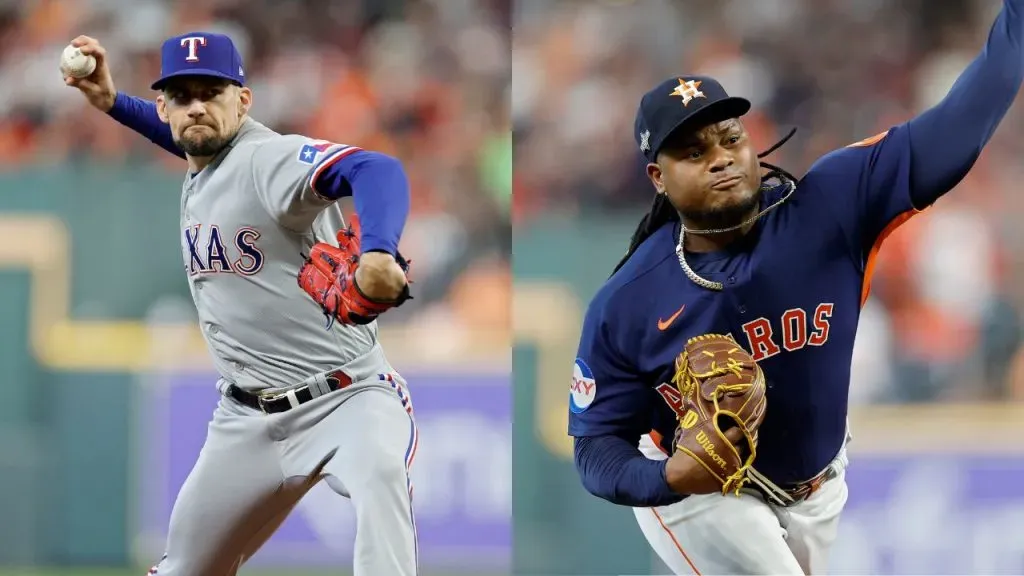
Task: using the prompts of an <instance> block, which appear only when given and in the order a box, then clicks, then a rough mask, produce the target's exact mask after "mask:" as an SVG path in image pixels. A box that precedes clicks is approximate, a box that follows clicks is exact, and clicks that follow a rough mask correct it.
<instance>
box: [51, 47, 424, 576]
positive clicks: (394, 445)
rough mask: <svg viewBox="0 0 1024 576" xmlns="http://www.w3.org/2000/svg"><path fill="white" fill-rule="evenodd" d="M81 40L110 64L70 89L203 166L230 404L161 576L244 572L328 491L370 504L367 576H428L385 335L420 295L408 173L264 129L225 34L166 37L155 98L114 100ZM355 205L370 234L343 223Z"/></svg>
mask: <svg viewBox="0 0 1024 576" xmlns="http://www.w3.org/2000/svg"><path fill="white" fill-rule="evenodd" d="M72 44H73V45H74V46H77V47H79V48H80V49H81V51H82V52H83V53H84V54H87V55H91V56H93V57H95V58H96V61H97V66H96V69H95V71H94V72H93V73H92V74H91V75H90V76H88V77H87V78H73V77H71V76H69V75H68V74H67V73H65V83H66V84H67V85H69V86H74V87H76V88H77V89H79V90H80V91H81V92H82V93H83V94H84V95H85V96H86V98H87V99H88V100H89V102H90V103H91V104H92V105H93V106H95V107H96V108H98V109H100V110H102V111H104V112H106V113H108V114H109V115H110V116H111V117H113V118H114V119H115V120H117V121H119V122H121V123H122V124H124V125H125V126H128V127H130V128H131V129H133V130H135V131H137V132H139V133H140V134H143V135H145V136H146V137H148V138H149V139H150V140H151V141H153V142H154V143H156V144H157V145H159V146H161V147H163V148H164V149H166V150H168V151H169V152H171V153H174V154H177V155H179V156H181V157H183V158H185V159H186V160H187V162H188V173H187V174H186V176H185V181H184V184H183V185H182V191H181V247H182V255H183V257H184V264H185V271H186V273H187V276H188V282H189V286H190V288H191V292H192V297H193V299H194V300H195V304H196V308H197V310H198V313H199V321H200V324H201V329H202V333H203V335H204V336H205V338H206V342H207V344H208V347H209V350H210V353H211V355H212V357H213V362H214V365H215V367H216V369H217V371H218V373H219V375H220V379H219V380H218V382H217V386H218V388H219V390H220V391H221V393H222V397H221V399H220V402H219V404H218V405H217V407H216V409H215V411H214V414H213V419H212V421H211V422H210V424H209V429H208V433H207V438H206V442H205V445H204V446H203V449H202V451H201V453H200V455H199V458H198V460H197V462H196V463H195V467H194V468H193V470H192V472H191V474H190V475H189V477H188V479H187V480H186V481H185V483H184V485H183V486H182V488H181V491H180V493H179V494H178V497H177V500H176V502H175V505H174V508H173V511H172V513H171V520H170V527H169V531H168V540H167V545H166V550H165V555H164V557H163V558H162V559H161V560H160V561H159V563H158V564H157V565H156V566H154V567H153V568H152V569H151V570H150V574H157V575H160V576H197V575H202V576H205V575H217V576H221V575H224V574H229V575H230V574H235V573H236V571H237V570H238V568H239V567H240V566H241V565H242V564H243V563H244V562H245V561H246V560H247V559H248V558H249V557H251V556H252V555H253V554H254V553H255V552H256V551H257V550H258V549H259V547H260V546H262V544H263V543H264V542H265V541H266V540H267V539H269V538H270V536H271V535H272V534H273V532H274V531H275V530H276V529H277V527H278V526H279V525H280V524H281V522H283V521H284V519H285V517H286V516H287V515H288V513H289V512H290V511H291V509H292V508H293V507H294V506H295V504H296V503H297V502H298V500H299V499H300V498H301V497H302V496H303V495H304V494H305V493H306V492H307V491H308V490H309V489H310V488H311V487H312V486H313V485H315V484H316V483H317V482H318V481H320V480H321V479H323V480H325V481H326V482H327V484H328V485H329V486H330V487H331V489H332V490H333V491H335V492H337V493H338V494H341V495H342V496H345V497H347V498H350V499H351V501H352V504H353V506H354V508H355V513H356V518H357V520H356V522H357V532H356V541H355V561H354V564H355V566H354V572H355V574H356V575H357V576H406V575H413V574H416V573H417V547H416V527H415V520H414V516H413V512H412V487H411V483H410V481H409V468H410V465H411V464H412V461H413V457H414V455H415V452H416V445H417V433H416V425H415V422H414V419H413V409H412V405H411V403H410V398H409V395H408V392H407V390H406V383H405V381H404V380H403V379H402V377H401V376H400V375H398V374H397V373H396V371H395V370H394V368H393V367H392V366H391V365H390V364H389V363H388V360H387V358H386V357H385V355H384V351H383V350H382V349H381V345H380V342H379V341H378V339H377V326H376V323H375V318H376V317H377V316H378V315H379V314H380V313H383V312H384V311H386V310H388V309H389V308H392V307H394V306H397V305H400V304H401V303H402V302H404V301H405V300H407V299H408V298H409V297H410V296H409V288H408V278H407V272H408V266H407V263H406V262H405V260H404V259H403V258H402V257H401V255H400V254H399V252H398V249H397V244H398V240H399V237H400V235H401V232H402V230H403V228H404V225H405V220H406V217H407V214H408V209H409V190H408V182H407V179H406V177H405V174H404V171H403V170H402V167H401V165H400V164H399V163H398V161H397V160H395V159H393V158H390V157H388V156H385V155H383V154H379V153H376V152H370V151H364V150H360V149H359V148H358V147H354V146H348V145H344V144H338V143H333V142H326V141H320V140H315V139H311V138H307V137H305V136H300V135H281V134H278V133H276V132H274V131H273V130H271V129H269V128H267V127H266V126H264V125H262V124H260V123H259V122H257V121H255V120H253V119H252V118H250V117H249V116H248V111H249V108H250V106H251V104H252V98H253V95H252V92H251V90H250V89H249V88H248V87H246V86H245V69H244V67H243V64H242V59H241V56H240V55H239V53H238V51H237V50H236V48H235V46H234V44H233V43H232V41H231V39H230V38H228V37H227V36H223V35H218V34H212V33H204V32H197V33H190V34H184V35H181V36H177V37H174V38H171V39H169V40H167V41H166V42H165V43H164V44H163V47H162V53H161V77H160V78H159V79H158V80H157V81H156V82H155V83H154V84H153V89H154V90H157V91H158V96H157V98H156V101H155V102H153V101H147V100H143V99H139V98H135V97H132V96H128V95H126V94H124V93H120V92H118V91H117V90H116V89H115V88H114V83H113V80H112V78H111V74H110V69H109V67H108V65H107V54H106V52H105V50H104V49H103V47H102V46H101V45H100V44H99V42H97V41H96V40H95V39H93V38H89V37H85V36H81V37H79V38H76V39H75V40H74V41H73V42H72ZM143 192H144V191H143ZM346 196H350V197H352V200H353V203H354V208H355V214H356V216H357V217H358V221H359V223H360V225H361V228H360V227H357V226H352V225H350V226H349V227H347V228H345V222H344V218H343V216H342V212H341V210H340V208H339V207H338V204H337V200H338V199H339V198H342V197H346ZM350 220H352V219H350ZM338 230H342V232H340V233H337V238H338V241H337V244H335V241H334V239H335V235H336V232H337V231H338ZM325 314H326V315H327V317H328V319H329V321H328V322H325V320H324V315H325Z"/></svg>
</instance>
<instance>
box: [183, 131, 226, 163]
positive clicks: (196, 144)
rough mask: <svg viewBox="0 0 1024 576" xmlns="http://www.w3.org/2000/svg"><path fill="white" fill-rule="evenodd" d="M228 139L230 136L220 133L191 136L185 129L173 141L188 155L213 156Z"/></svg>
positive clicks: (221, 148)
mask: <svg viewBox="0 0 1024 576" xmlns="http://www.w3.org/2000/svg"><path fill="white" fill-rule="evenodd" d="M230 141H231V139H230V138H227V137H224V136H220V135H216V136H207V135H205V134H203V135H198V136H193V135H190V134H188V130H187V129H186V130H185V133H184V134H182V135H181V137H180V138H177V139H176V140H175V141H174V143H175V144H177V145H178V148H181V151H182V152H184V153H185V154H188V155H189V156H197V157H203V156H215V155H216V154H217V153H218V152H220V151H221V150H223V149H224V147H225V146H227V145H228V142H230Z"/></svg>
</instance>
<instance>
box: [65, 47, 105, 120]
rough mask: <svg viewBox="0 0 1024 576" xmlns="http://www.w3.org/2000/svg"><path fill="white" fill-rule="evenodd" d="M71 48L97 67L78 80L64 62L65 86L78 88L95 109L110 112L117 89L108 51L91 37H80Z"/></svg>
mask: <svg viewBox="0 0 1024 576" xmlns="http://www.w3.org/2000/svg"><path fill="white" fill-rule="evenodd" d="M69 46H71V47H74V48H77V49H78V50H79V51H81V54H82V55H83V56H86V57H92V58H93V59H95V62H96V66H95V68H94V69H93V71H92V72H91V73H90V74H89V75H88V76H84V77H80V78H76V77H75V75H74V74H72V70H70V69H68V67H67V66H66V65H65V63H64V62H63V61H62V63H61V66H60V68H61V74H62V75H63V76H64V84H66V85H68V86H71V87H73V88H77V89H78V90H79V91H80V92H81V93H82V94H83V95H84V96H85V98H86V100H87V101H88V102H89V104H91V105H92V106H93V107H95V108H97V109H99V110H100V111H103V112H108V111H109V110H110V109H111V108H113V107H114V100H115V99H116V98H117V88H116V87H115V86H114V79H113V76H112V75H111V73H110V66H109V64H108V61H107V50H106V49H105V48H104V47H103V46H102V45H101V44H100V43H99V41H98V40H96V39H95V38H92V37H90V36H78V37H77V38H75V39H74V40H72V41H71V43H70V45H69ZM62 60H63V59H62Z"/></svg>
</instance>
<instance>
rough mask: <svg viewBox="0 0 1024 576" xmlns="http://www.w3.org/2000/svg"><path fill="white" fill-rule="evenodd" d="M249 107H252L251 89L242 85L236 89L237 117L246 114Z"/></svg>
mask: <svg viewBox="0 0 1024 576" xmlns="http://www.w3.org/2000/svg"><path fill="white" fill-rule="evenodd" d="M249 108H252V89H251V88H249V87H248V86H242V87H241V88H239V89H238V117H239V118H241V117H242V116H245V115H246V114H248V113H249Z"/></svg>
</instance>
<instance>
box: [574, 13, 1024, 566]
mask: <svg viewBox="0 0 1024 576" xmlns="http://www.w3.org/2000/svg"><path fill="white" fill-rule="evenodd" d="M1022 10H1024V0H1004V2H1003V7H1002V11H1001V12H1000V13H999V15H998V17H997V18H996V21H995V24H994V25H993V27H992V29H991V33H990V35H989V37H988V40H987V43H986V45H985V47H984V49H983V50H982V52H981V53H980V54H979V55H978V56H977V58H975V59H974V60H973V62H971V64H970V65H969V66H968V67H967V69H966V70H965V71H964V72H963V73H962V74H961V76H960V77H959V79H958V80H957V82H956V83H955V84H954V85H953V87H952V88H951V89H950V91H949V92H948V94H947V95H946V96H945V97H944V99H943V100H942V101H941V102H940V103H938V104H937V105H936V106H934V107H933V108H931V109H929V110H927V111H925V112H923V113H922V114H920V115H919V116H917V117H915V118H913V119H912V120H910V121H909V122H906V123H904V124H901V125H898V126H895V127H892V128H890V129H889V130H886V131H885V132H883V133H881V134H878V135H876V136H873V137H870V138H867V139H866V140H863V141H861V142H857V143H855V144H851V145H850V146H848V147H845V148H842V149H839V150H835V151H833V152H830V153H828V154H826V155H825V156H823V157H821V158H820V159H819V160H818V161H817V162H816V163H814V165H813V166H812V167H811V168H810V170H809V171H808V172H807V174H806V175H805V176H804V177H803V178H801V179H799V180H798V179H796V178H794V177H793V176H791V175H790V174H788V173H787V172H786V171H785V170H782V169H779V168H777V167H774V166H771V165H769V164H766V163H762V162H760V161H759V156H758V154H756V153H755V151H754V149H753V148H752V146H751V143H750V141H749V139H748V135H747V133H746V131H745V130H744V127H743V122H742V120H741V118H742V117H743V115H744V114H745V113H746V112H747V111H748V110H749V108H750V103H749V102H748V101H747V100H745V99H743V98H737V97H733V96H730V95H728V94H727V93H726V91H725V90H724V89H723V87H722V86H721V85H720V84H719V83H718V82H716V81H715V80H714V79H712V78H706V77H698V76H688V75H681V76H677V77H672V78H669V79H668V80H666V81H665V82H662V83H660V84H658V86H656V87H655V88H654V89H652V90H651V91H650V92H648V93H647V94H646V95H644V96H643V98H642V100H641V102H640V105H639V109H638V111H637V114H636V122H635V138H636V143H637V146H638V147H639V149H640V151H641V152H642V153H643V154H644V156H645V157H646V159H647V161H648V164H647V175H648V176H649V179H650V181H651V183H652V184H653V186H654V189H655V192H656V196H655V200H654V204H653V206H652V208H651V210H650V212H649V213H648V214H647V215H646V216H645V217H644V219H643V221H642V222H641V223H640V225H639V227H638V229H637V231H636V234H635V235H634V237H633V239H632V242H631V243H630V246H629V250H628V253H627V254H626V256H625V257H624V258H623V260H622V261H621V262H620V264H619V265H618V267H617V268H616V270H615V271H614V273H613V274H612V276H611V277H610V278H609V279H608V280H607V282H606V283H605V284H604V285H603V286H602V287H601V288H600V290H599V291H598V292H597V294H596V296H595V297H594V298H593V301H592V302H591V303H590V305H589V308H588V310H587V313H586V316H585V320H584V323H583V329H582V336H581V338H580V344H579V350H578V354H577V358H576V362H575V367H574V376H573V381H572V385H571V389H570V398H569V434H570V435H571V436H573V437H574V443H575V462H576V466H577V469H578V471H579V474H580V478H581V479H582V483H583V486H584V487H585V488H586V489H587V490H588V491H589V492H591V493H592V494H594V495H595V496H598V497H600V498H603V499H605V500H608V501H610V502H612V503H615V504H619V505H623V506H630V507H632V508H634V511H635V514H636V518H637V521H638V523H639V525H640V528H641V530H642V531H643V533H644V535H645V536H646V538H647V540H648V541H649V542H650V544H651V546H652V547H653V549H654V550H655V551H656V552H657V553H658V555H659V556H660V557H661V558H662V559H663V560H664V562H665V563H666V564H667V565H668V566H669V567H671V569H672V570H673V571H674V572H675V573H676V574H689V573H696V574H821V573H823V572H825V570H826V568H827V562H828V552H829V549H830V547H831V545H832V543H833V541H834V539H835V537H836V530H837V525H838V521H839V517H840V513H841V512H842V510H843V507H844V505H845V502H846V499H847V487H846V483H845V479H844V471H845V468H846V465H847V458H846V448H845V447H846V443H847V442H848V440H849V437H850V436H849V430H848V422H847V401H848V392H849V385H850V362H851V356H852V352H853V345H854V336H855V334H856V331H857V322H858V317H859V314H860V310H861V307H862V305H863V303H864V301H865V299H866V298H867V295H868V290H869V286H870V282H871V273H872V266H873V263H874V257H875V255H876V253H877V251H878V249H879V246H880V245H881V243H882V241H883V240H884V239H885V238H886V235H887V234H889V233H890V232H891V231H892V230H893V229H895V228H896V227H897V226H899V225H900V224H901V223H902V222H905V221H906V220H907V219H908V218H911V217H913V215H914V214H916V213H918V212H919V211H921V210H923V209H925V208H926V207H928V206H929V205H931V204H932V203H934V202H935V201H936V200H938V199H939V198H940V197H941V196H942V195H943V194H945V193H946V192H947V191H949V190H950V189H951V188H953V187H954V186H956V184H957V183H958V182H960V180H961V179H962V178H963V177H964V175H966V174H967V172H968V171H969V170H970V169H971V167H972V166H973V164H974V162H975V161H976V159H977V158H978V156H979V154H980V153H981V151H982V149H983V147H984V146H985V144H986V143H987V142H988V141H989V138H990V137H991V136H992V133H993V132H994V131H995V130H996V127H997V126H998V124H999V122H1000V121H1001V119H1002V118H1003V116H1004V115H1005V113H1006V112H1007V110H1008V109H1009V107H1010V105H1011V103H1012V102H1013V100H1014V98H1015V97H1016V95H1017V92H1018V89H1019V87H1020V84H1021V79H1022V76H1024V19H1022V15H1021V11H1022ZM765 171H766V172H765ZM960 265H966V266H969V265H970V263H960ZM710 333H717V334H726V335H731V336H732V337H733V338H734V339H735V340H736V341H737V342H738V343H740V345H741V346H742V347H743V348H744V349H745V350H746V352H747V353H749V354H750V355H751V356H753V358H754V359H755V360H756V361H757V363H758V365H759V366H760V367H761V368H762V370H763V372H764V374H765V376H766V380H767V412H766V416H765V419H764V420H763V423H762V424H761V427H760V430H759V434H760V440H759V445H758V448H757V453H756V458H755V460H754V463H753V468H752V469H751V470H750V472H749V474H750V478H751V482H750V484H749V485H748V486H747V487H745V488H743V489H742V490H741V491H740V492H739V495H738V496H737V495H733V494H731V493H730V494H729V495H723V494H722V493H721V492H720V491H716V492H714V493H707V490H702V489H695V488H694V486H696V485H697V484H698V482H697V481H696V480H697V478H698V477H699V476H700V475H701V474H703V471H702V470H699V469H698V465H697V464H696V462H695V460H694V459H692V458H688V457H686V455H685V454H682V453H681V452H680V451H678V450H674V445H673V444H674V442H673V434H674V432H675V431H676V429H677V422H678V418H679V417H680V416H681V414H680V413H679V402H678V396H677V393H676V392H675V387H674V386H671V385H669V384H667V383H669V382H671V380H672V377H673V373H674V371H675V367H674V365H673V361H674V360H675V359H676V357H677V355H679V353H680V350H682V349H683V346H684V344H685V343H686V342H687V341H688V340H689V339H690V338H692V337H695V336H699V335H704V334H710ZM736 431H737V429H736V428H733V429H731V431H730V433H732V434H733V436H732V437H731V438H730V440H731V441H733V442H736V441H737V440H738V437H737V436H736V435H735V432H736Z"/></svg>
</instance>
